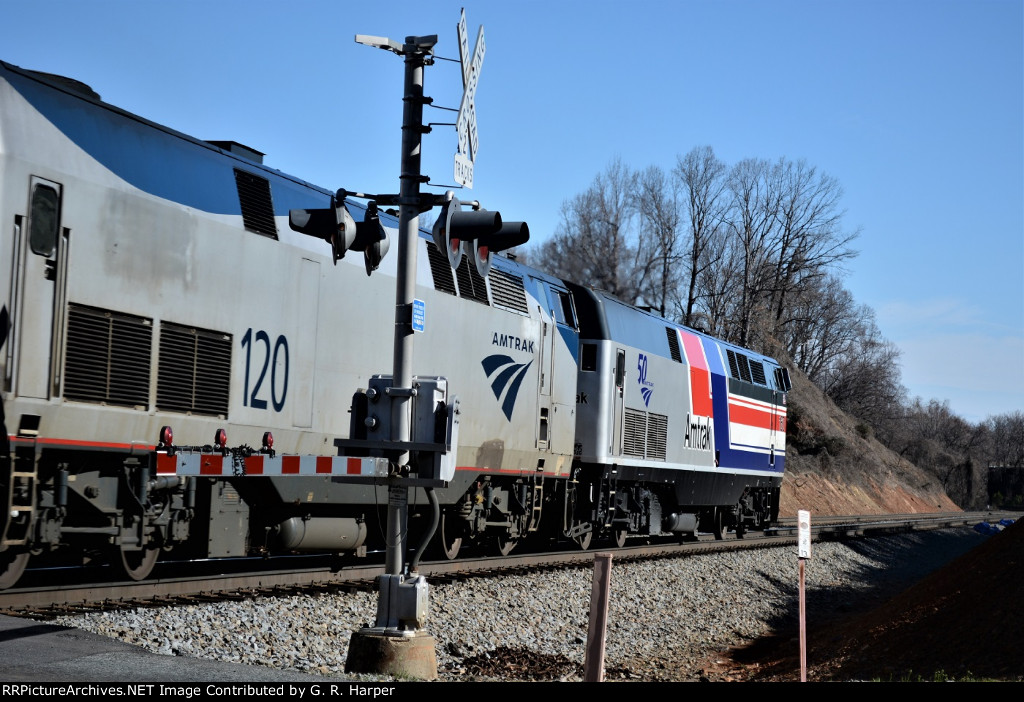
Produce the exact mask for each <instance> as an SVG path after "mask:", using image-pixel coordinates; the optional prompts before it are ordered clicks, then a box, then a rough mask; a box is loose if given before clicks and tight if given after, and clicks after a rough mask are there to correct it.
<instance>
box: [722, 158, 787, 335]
mask: <svg viewBox="0 0 1024 702" xmlns="http://www.w3.org/2000/svg"><path fill="white" fill-rule="evenodd" d="M779 175H780V174H779V169H778V168H776V167H773V166H772V165H771V164H769V163H768V162H767V161H765V160H762V159H749V158H748V159H744V160H742V161H740V162H739V163H737V164H736V165H735V166H733V168H732V170H731V171H730V172H729V178H728V188H729V195H730V197H731V203H730V204H731V212H730V214H731V216H730V219H729V220H728V223H727V226H728V228H729V230H730V233H731V234H732V236H733V239H734V241H735V245H736V246H737V247H738V248H739V251H740V254H741V258H740V260H741V266H742V267H741V270H740V275H741V279H742V285H741V288H740V305H739V309H738V314H739V317H738V319H737V320H736V326H737V336H736V338H735V341H736V342H737V343H739V344H740V345H741V346H748V345H749V344H750V341H751V332H752V328H753V326H754V324H755V319H754V317H755V314H757V312H758V311H760V310H758V307H759V306H763V305H764V303H765V302H766V301H765V299H764V292H765V290H766V286H767V284H768V280H767V279H766V276H767V274H768V273H769V272H770V270H771V261H772V259H773V255H772V253H773V252H772V247H773V237H774V235H775V231H776V223H777V221H778V216H779V202H780V196H781V192H780V187H779Z"/></svg>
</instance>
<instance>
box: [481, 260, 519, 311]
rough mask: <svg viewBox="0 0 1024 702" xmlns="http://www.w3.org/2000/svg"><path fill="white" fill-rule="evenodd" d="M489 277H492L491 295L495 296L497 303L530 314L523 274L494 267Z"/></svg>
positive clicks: (495, 302)
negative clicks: (515, 273)
mask: <svg viewBox="0 0 1024 702" xmlns="http://www.w3.org/2000/svg"><path fill="white" fill-rule="evenodd" d="M487 277H488V278H490V279H491V297H493V298H494V304H495V305H500V306H502V307H507V308H508V309H510V310H515V311H516V312H522V313H523V314H529V311H530V310H529V308H528V307H527V306H526V290H525V289H524V288H523V277H522V276H521V275H514V274H512V273H506V272H505V271H499V270H498V269H497V268H492V269H491V273H490V275H488V276H487Z"/></svg>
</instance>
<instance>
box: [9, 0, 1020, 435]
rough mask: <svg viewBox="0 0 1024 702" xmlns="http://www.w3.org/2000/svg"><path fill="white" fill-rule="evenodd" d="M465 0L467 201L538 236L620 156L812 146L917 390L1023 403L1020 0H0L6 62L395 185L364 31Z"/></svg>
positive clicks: (311, 177)
mask: <svg viewBox="0 0 1024 702" xmlns="http://www.w3.org/2000/svg"><path fill="white" fill-rule="evenodd" d="M462 7H465V8H466V16H467V22H468V25H469V30H470V36H471V40H470V42H471V44H472V42H473V40H474V39H475V36H476V29H477V27H478V26H479V25H481V24H483V25H484V29H485V36H486V43H487V54H486V59H485V61H484V65H483V70H482V72H481V79H480V87H479V89H478V91H477V100H476V104H477V120H478V126H479V134H480V151H479V154H478V156H477V161H476V176H475V179H476V182H475V187H474V189H473V190H472V191H464V192H463V193H462V194H460V197H461V198H462V199H480V200H481V201H482V202H483V203H484V205H485V206H486V207H488V208H489V209H498V210H501V212H502V214H503V216H504V217H505V218H506V219H525V220H527V221H528V222H529V223H530V229H531V232H532V234H533V240H534V242H540V241H543V240H544V239H546V238H547V237H548V236H550V235H551V234H552V233H553V232H554V230H555V228H556V227H557V226H558V223H559V219H560V215H559V212H560V208H561V204H562V202H563V201H565V200H566V199H568V198H570V197H572V196H573V195H574V194H576V193H578V192H580V191H582V190H583V189H584V188H586V187H587V186H588V185H589V184H590V182H591V180H592V179H593V178H594V176H595V175H596V174H597V173H598V172H600V171H602V170H603V169H604V168H605V167H606V166H607V165H608V163H609V162H610V161H611V160H612V159H613V158H616V157H619V158H621V159H622V160H623V162H625V163H626V164H627V165H629V166H631V167H633V168H644V167H647V166H649V165H658V166H661V167H663V168H665V169H670V168H671V167H672V165H673V164H674V163H675V159H676V156H678V155H680V154H685V153H686V152H687V151H689V150H690V149H692V148H693V147H695V146H703V145H709V146H711V147H712V148H713V149H714V150H715V152H716V154H717V155H718V156H719V158H721V159H722V160H724V161H725V162H727V163H729V164H732V163H735V162H736V161H738V160H740V159H743V158H747V157H758V158H767V159H772V160H774V159H777V158H780V157H785V158H787V159H791V160H797V159H806V160H807V162H808V163H809V164H811V165H813V166H816V167H817V168H818V169H819V170H821V171H824V172H826V173H828V174H829V175H831V176H833V177H835V178H836V179H837V180H838V181H839V182H840V183H841V184H842V186H843V188H844V193H845V194H844V197H843V207H844V208H845V210H846V214H845V217H844V225H845V227H846V228H847V229H849V230H859V231H860V236H859V238H858V239H857V241H856V244H855V245H856V248H857V249H858V250H859V251H860V255H859V256H858V257H857V258H856V259H854V260H853V261H851V262H850V263H849V264H848V265H847V275H846V278H845V280H846V285H847V287H848V288H849V289H850V291H851V292H852V293H853V294H854V296H855V298H856V299H857V301H858V302H860V303H864V304H867V305H870V306H871V307H872V308H874V310H875V312H876V313H877V316H878V322H879V326H880V327H881V329H882V332H883V334H884V335H885V336H886V337H887V338H889V339H890V340H892V341H894V342H895V343H896V344H898V345H899V347H900V348H901V350H902V352H903V380H904V384H905V385H907V387H908V388H909V389H910V391H911V394H912V396H913V395H917V396H921V397H922V398H924V399H926V400H927V399H930V398H937V399H940V400H948V401H949V403H950V405H951V407H952V408H953V409H954V411H956V412H958V413H959V414H961V415H962V416H964V417H965V418H967V419H969V420H971V421H979V420H982V419H984V418H985V417H986V416H988V415H989V414H995V413H1002V412H1008V411H1013V410H1022V409H1024V9H1022V8H1024V3H1022V2H1021V1H1020V0H973V1H971V0H887V1H881V0H856V1H852V0H834V1H832V2H820V1H818V2H809V1H805V0H787V1H765V2H752V1H748V0H723V1H721V2H710V1H706V0H691V1H677V2H670V1H668V0H661V1H652V0H634V1H633V2H628V3H627V2H621V1H620V2H614V3H613V2H607V1H605V0H589V1H587V2H576V1H572V2H570V1H562V2H533V1H520V2H514V1H511V0H509V1H508V2H503V3H498V2H429V1H427V0H420V1H419V2H358V3H357V2H342V1H332V2H329V1H326V0H292V1H291V2H271V1H270V0H247V1H241V0H230V1H229V0H206V1H200V0H178V1H175V2H160V1H158V0H149V1H146V2H143V1H140V0H49V1H48V2H45V3H44V2H24V1H22V0H0V18H2V19H3V25H4V27H6V28H7V30H8V31H6V32H5V36H4V39H3V40H2V49H0V59H2V60H4V61H7V62H9V63H13V64H16V65H19V66H22V67H25V68H31V69H35V70H42V71H49V72H53V73H60V74H63V75H68V76H72V77H75V78H78V79H79V80H82V81H84V82H86V83H88V84H90V85H91V86H92V87H93V88H94V89H95V90H96V91H97V92H99V93H100V95H101V96H102V97H103V99H104V100H106V101H107V102H110V103H112V104H115V105H118V106H120V107H123V108H125V109H128V110H130V111H132V112H136V113H138V114H140V115H142V116H144V117H146V118H148V119H152V120H154V121H156V122H160V123H162V124H166V125H168V126H170V127H173V128H175V129H178V130H180V131H183V132H185V133H188V134H191V135H193V136H197V137H199V138H203V139H231V140H235V141H239V142H242V143H244V144H247V145H249V146H251V147H253V148H256V149H258V150H260V151H263V152H266V154H267V156H266V159H265V160H266V163H267V164H268V165H270V166H273V167H275V168H279V169H281V170H283V171H286V172H289V173H294V174H295V175H298V176H300V177H302V178H304V179H306V180H308V181H311V182H313V183H316V184H318V185H322V186H324V187H328V188H332V189H333V188H339V187H344V188H347V189H349V190H360V191H364V192H396V191H397V189H398V174H399V158H400V149H399V145H400V138H401V136H400V133H401V132H400V125H401V111H402V107H401V94H402V72H403V66H402V61H401V60H400V59H399V58H398V57H397V56H395V55H393V54H390V53H387V52H384V51H380V50H377V49H372V48H369V47H366V46H361V45H358V44H356V43H355V42H354V40H353V37H354V35H355V34H372V35H380V36H387V37H391V38H393V39H398V40H402V39H404V38H405V37H406V36H408V35H427V34H437V35H438V38H439V41H438V44H437V47H436V54H437V55H438V56H439V57H448V58H456V59H457V58H458V44H457V39H456V30H455V27H456V23H457V22H458V19H459V11H460V8H462ZM461 91H462V85H461V79H460V76H459V69H458V64H456V63H450V62H446V61H438V62H437V63H436V65H434V66H431V67H428V68H427V69H426V92H427V94H428V95H430V96H432V97H433V98H434V101H435V104H437V105H445V106H450V107H453V108H457V107H458V104H459V99H460V97H461ZM427 119H428V120H431V121H434V122H453V121H454V118H453V116H452V114H451V113H447V112H442V111H438V110H428V112H427ZM455 147H456V136H455V132H454V128H452V127H443V126H437V127H435V129H434V131H433V132H432V133H431V134H429V135H427V136H426V137H425V139H424V146H423V172H424V173H427V174H429V175H430V176H431V179H432V182H433V183H438V184H440V185H442V186H443V185H444V184H450V183H452V180H453V179H452V156H453V154H454V151H455ZM443 189H444V188H443V187H442V188H439V191H440V190H443Z"/></svg>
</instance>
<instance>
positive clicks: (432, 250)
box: [427, 241, 455, 295]
mask: <svg viewBox="0 0 1024 702" xmlns="http://www.w3.org/2000/svg"><path fill="white" fill-rule="evenodd" d="M427 259H429V261H430V273H431V275H433V276H434V290H440V291H441V292H446V293H448V294H449V295H454V294H455V276H454V275H453V274H452V267H451V266H450V265H448V257H447V256H445V255H444V254H443V253H441V252H440V251H439V250H438V248H437V247H436V246H434V242H432V241H428V242H427Z"/></svg>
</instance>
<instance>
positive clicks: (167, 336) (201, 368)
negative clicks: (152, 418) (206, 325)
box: [156, 322, 231, 417]
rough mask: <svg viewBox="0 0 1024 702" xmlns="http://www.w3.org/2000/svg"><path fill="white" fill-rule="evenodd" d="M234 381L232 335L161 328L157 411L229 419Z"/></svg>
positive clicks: (189, 329)
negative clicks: (232, 372)
mask: <svg viewBox="0 0 1024 702" xmlns="http://www.w3.org/2000/svg"><path fill="white" fill-rule="evenodd" d="M230 381H231V336H230V335H229V334H223V333H221V332H214V331H207V330H205V329H195V328H193V327H183V326H179V325H177V324H168V323H166V322H165V323H163V324H161V325H160V365H159V367H158V370H157V384H156V406H157V409H159V410H164V411H168V412H191V413H193V414H211V415H222V416H225V417H226V416H227V413H228V388H229V384H230Z"/></svg>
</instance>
